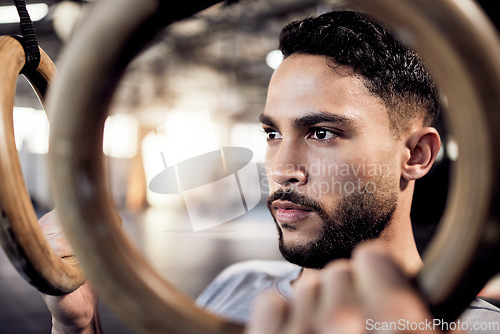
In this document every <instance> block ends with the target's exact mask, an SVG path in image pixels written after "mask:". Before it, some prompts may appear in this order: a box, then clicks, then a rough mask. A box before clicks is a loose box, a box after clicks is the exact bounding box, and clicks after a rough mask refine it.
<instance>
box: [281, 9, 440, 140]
mask: <svg viewBox="0 0 500 334" xmlns="http://www.w3.org/2000/svg"><path fill="white" fill-rule="evenodd" d="M279 48H280V50H281V52H282V53H283V55H284V57H285V58H286V57H288V56H290V55H293V54H313V55H324V56H326V57H327V60H328V64H329V66H331V67H333V68H335V67H336V66H339V65H340V66H349V67H351V68H352V69H353V71H354V74H355V75H360V76H361V78H362V79H363V82H364V84H365V86H366V88H367V89H368V90H369V91H370V92H371V93H372V94H375V95H376V96H378V97H380V98H381V99H382V100H383V101H384V103H385V105H386V107H387V109H388V111H389V119H390V122H391V126H392V127H393V129H395V130H396V131H397V132H398V133H400V132H401V131H402V130H404V129H406V128H407V127H408V126H409V125H410V122H411V121H412V120H414V119H416V118H419V117H421V118H422V119H423V121H424V125H425V126H430V125H432V124H433V123H434V122H435V120H436V118H437V117H438V113H439V99H438V95H437V92H436V87H435V84H434V82H433V80H432V78H431V76H430V75H429V72H428V71H427V69H426V68H425V65H424V64H423V63H422V61H421V59H420V57H419V56H418V55H417V54H416V53H415V52H413V51H411V50H410V49H408V48H407V47H406V46H405V45H403V44H402V43H401V42H400V41H399V40H397V39H396V38H395V37H394V36H393V35H392V34H391V33H390V32H389V30H388V29H387V28H384V27H382V26H381V25H380V24H378V23H375V22H374V21H373V20H372V19H370V18H369V17H368V16H366V15H364V14H360V13H356V12H352V11H333V12H329V13H326V14H323V15H321V16H318V17H314V18H311V17H308V18H306V19H304V20H302V21H295V22H292V23H290V24H288V25H287V26H286V27H285V28H283V30H282V32H281V36H280V47H279Z"/></svg>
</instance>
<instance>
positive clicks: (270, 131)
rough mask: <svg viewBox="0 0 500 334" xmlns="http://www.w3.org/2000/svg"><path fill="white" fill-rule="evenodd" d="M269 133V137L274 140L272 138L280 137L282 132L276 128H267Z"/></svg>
mask: <svg viewBox="0 0 500 334" xmlns="http://www.w3.org/2000/svg"><path fill="white" fill-rule="evenodd" d="M266 133H267V139H268V140H270V139H271V140H272V139H280V138H281V134H280V133H279V132H278V131H275V130H266Z"/></svg>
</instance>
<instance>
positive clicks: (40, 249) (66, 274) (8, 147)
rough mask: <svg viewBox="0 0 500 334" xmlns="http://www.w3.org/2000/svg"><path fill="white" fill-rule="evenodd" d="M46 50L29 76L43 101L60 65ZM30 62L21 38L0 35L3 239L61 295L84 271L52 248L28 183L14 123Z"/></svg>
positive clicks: (33, 276) (14, 257)
mask: <svg viewBox="0 0 500 334" xmlns="http://www.w3.org/2000/svg"><path fill="white" fill-rule="evenodd" d="M40 52H41V60H40V65H39V66H38V68H37V70H36V72H34V73H27V74H26V77H27V79H28V80H29V81H30V83H31V84H32V86H33V88H34V89H35V91H36V93H37V95H38V97H39V98H40V100H41V101H42V103H43V101H44V94H45V92H46V90H47V86H48V83H49V82H50V81H51V80H52V79H53V77H54V74H55V71H56V68H55V66H54V64H53V63H52V61H51V60H50V58H49V57H48V56H47V54H46V53H45V52H43V50H40ZM24 64H25V54H24V50H23V47H22V45H21V44H20V42H19V41H18V40H17V39H15V38H13V37H8V36H0V78H1V86H0V108H1V118H0V214H1V216H0V221H1V224H0V241H1V244H2V247H3V249H4V251H5V252H6V254H7V256H8V257H9V259H10V260H11V262H12V263H13V264H14V266H15V267H16V269H17V270H18V271H19V272H20V273H21V275H22V276H23V277H24V278H25V279H26V280H27V281H28V282H29V283H31V284H32V285H34V286H35V287H37V289H38V290H40V291H42V292H45V293H49V294H55V295H60V294H64V293H68V292H71V291H73V290H75V289H76V288H78V287H79V286H80V285H81V284H82V283H83V281H84V277H83V272H82V271H81V269H80V268H79V267H78V265H77V263H76V260H75V259H74V258H65V259H64V260H62V259H60V258H59V257H58V256H57V255H56V254H55V253H54V252H53V251H52V249H51V248H50V246H49V243H48V241H47V240H46V238H45V236H44V235H43V233H42V231H41V229H40V227H39V226H38V219H37V216H36V214H35V211H34V209H33V205H32V203H31V200H30V196H29V194H28V191H27V190H26V187H25V184H24V180H23V175H22V172H21V166H20V163H19V158H18V154H17V150H16V144H15V140H14V127H13V108H14V97H15V92H16V83H17V79H18V77H19V74H20V72H21V70H22V69H23V67H24Z"/></svg>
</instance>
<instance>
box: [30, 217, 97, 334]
mask: <svg viewBox="0 0 500 334" xmlns="http://www.w3.org/2000/svg"><path fill="white" fill-rule="evenodd" d="M39 225H40V227H41V229H42V231H43V233H44V234H45V236H46V237H47V239H48V241H49V244H50V246H51V248H52V249H53V250H54V251H55V252H56V254H57V255H59V256H60V257H64V256H71V255H73V251H72V249H71V246H70V245H69V243H68V241H67V239H66V236H65V235H64V232H63V230H62V227H61V224H60V223H59V220H58V217H57V214H56V213H55V211H51V212H49V213H47V214H46V215H45V216H43V217H42V218H41V219H40V221H39ZM41 295H42V298H43V300H44V301H45V303H46V304H47V306H48V308H49V310H50V313H52V333H93V328H92V326H93V325H92V319H93V317H94V314H95V313H96V310H97V302H98V296H97V294H96V293H95V292H94V290H93V289H92V286H91V285H90V283H89V282H88V281H87V282H85V283H84V284H83V285H82V286H81V287H79V288H78V289H77V290H75V291H73V292H72V293H70V294H67V295H64V296H50V295H46V294H43V293H41Z"/></svg>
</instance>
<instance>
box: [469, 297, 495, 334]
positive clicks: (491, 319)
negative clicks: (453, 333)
mask: <svg viewBox="0 0 500 334" xmlns="http://www.w3.org/2000/svg"><path fill="white" fill-rule="evenodd" d="M459 319H460V321H461V322H462V323H466V325H462V326H461V328H462V329H467V330H468V331H469V333H481V334H489V333H495V334H497V333H499V332H500V309H499V308H498V307H496V306H495V305H492V304H490V303H488V302H487V301H485V300H483V299H481V298H476V299H474V300H473V301H472V303H470V305H469V306H468V307H467V309H466V310H465V311H464V312H463V313H462V315H461V316H460V318H459Z"/></svg>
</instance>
